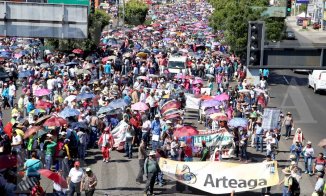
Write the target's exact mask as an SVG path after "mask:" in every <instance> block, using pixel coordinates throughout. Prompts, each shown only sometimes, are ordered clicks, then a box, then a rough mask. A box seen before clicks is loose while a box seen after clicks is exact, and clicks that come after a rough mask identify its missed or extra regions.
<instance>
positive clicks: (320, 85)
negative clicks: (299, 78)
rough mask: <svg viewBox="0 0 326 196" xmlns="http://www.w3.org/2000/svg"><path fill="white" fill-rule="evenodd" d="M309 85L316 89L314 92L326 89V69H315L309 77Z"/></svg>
mask: <svg viewBox="0 0 326 196" xmlns="http://www.w3.org/2000/svg"><path fill="white" fill-rule="evenodd" d="M308 80H309V81H308V87H312V88H313V89H314V93H317V92H318V91H319V90H326V70H313V71H312V73H310V74H309V77H308Z"/></svg>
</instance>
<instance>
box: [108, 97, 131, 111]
mask: <svg viewBox="0 0 326 196" xmlns="http://www.w3.org/2000/svg"><path fill="white" fill-rule="evenodd" d="M128 105H129V104H128V103H127V102H126V101H125V100H124V99H116V100H113V101H111V102H110V103H109V106H111V107H112V108H114V109H117V108H124V107H126V106H128Z"/></svg>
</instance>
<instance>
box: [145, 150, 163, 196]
mask: <svg viewBox="0 0 326 196" xmlns="http://www.w3.org/2000/svg"><path fill="white" fill-rule="evenodd" d="M155 157H156V152H155V151H153V150H152V151H151V152H150V153H149V155H148V157H147V158H146V160H145V163H144V173H145V176H146V179H147V181H146V186H145V191H144V196H147V195H154V194H153V192H154V184H155V180H156V177H157V174H158V172H160V171H161V169H160V166H159V165H158V162H157V160H156V158H155Z"/></svg>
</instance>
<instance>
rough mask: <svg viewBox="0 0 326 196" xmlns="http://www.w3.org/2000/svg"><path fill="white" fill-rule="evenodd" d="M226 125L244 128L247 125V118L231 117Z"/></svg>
mask: <svg viewBox="0 0 326 196" xmlns="http://www.w3.org/2000/svg"><path fill="white" fill-rule="evenodd" d="M228 125H229V126H230V127H243V128H246V127H247V126H248V120H247V119H245V118H232V119H231V120H230V121H229V122H228Z"/></svg>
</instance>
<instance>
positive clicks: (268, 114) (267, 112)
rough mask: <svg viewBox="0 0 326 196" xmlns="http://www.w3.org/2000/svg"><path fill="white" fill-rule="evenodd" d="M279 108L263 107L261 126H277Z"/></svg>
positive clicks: (273, 127) (269, 127)
mask: <svg viewBox="0 0 326 196" xmlns="http://www.w3.org/2000/svg"><path fill="white" fill-rule="evenodd" d="M280 113H281V110H280V109H278V108H265V109H264V114H263V122H262V127H263V129H264V130H270V129H275V128H277V126H278V121H279V118H280Z"/></svg>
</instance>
